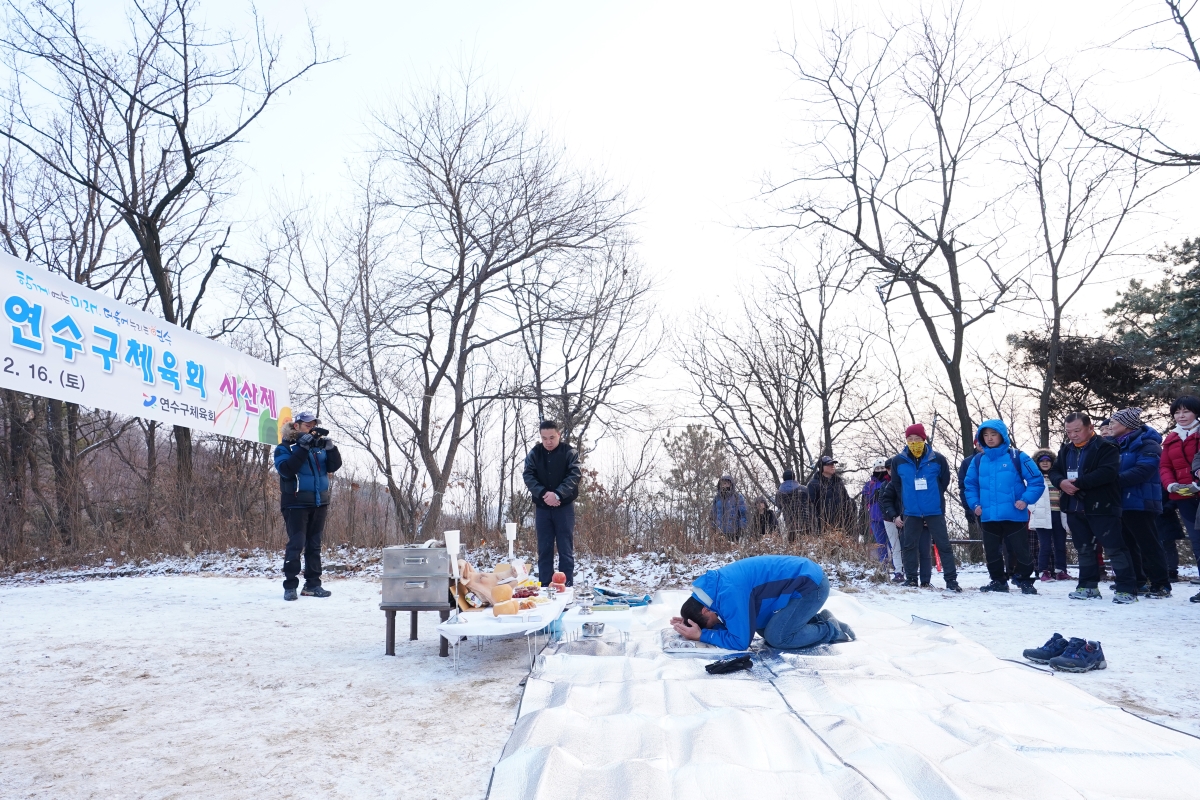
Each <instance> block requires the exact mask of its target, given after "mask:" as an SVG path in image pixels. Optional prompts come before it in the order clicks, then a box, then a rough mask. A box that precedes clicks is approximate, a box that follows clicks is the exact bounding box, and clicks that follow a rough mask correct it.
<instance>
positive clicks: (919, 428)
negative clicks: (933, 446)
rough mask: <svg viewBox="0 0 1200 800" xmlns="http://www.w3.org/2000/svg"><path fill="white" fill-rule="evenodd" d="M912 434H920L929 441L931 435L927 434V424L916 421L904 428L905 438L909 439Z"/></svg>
mask: <svg viewBox="0 0 1200 800" xmlns="http://www.w3.org/2000/svg"><path fill="white" fill-rule="evenodd" d="M910 436H920V437H921V438H922V439H924V440H925V441H929V437H928V436H926V435H925V426H924V425H922V424H921V423H919V422H914V423H913V424H912V425H909V426H908V427H907V428H905V429H904V438H905V439H907V438H908V437H910Z"/></svg>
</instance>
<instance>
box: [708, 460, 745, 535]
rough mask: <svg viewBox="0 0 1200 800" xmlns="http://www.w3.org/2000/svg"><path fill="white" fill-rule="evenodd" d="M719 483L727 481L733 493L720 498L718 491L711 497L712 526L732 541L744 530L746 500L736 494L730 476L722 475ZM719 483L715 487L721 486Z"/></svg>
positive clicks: (734, 485) (734, 484)
mask: <svg viewBox="0 0 1200 800" xmlns="http://www.w3.org/2000/svg"><path fill="white" fill-rule="evenodd" d="M721 481H729V485H730V486H732V487H733V491H731V492H730V493H729V496H728V497H721V492H720V489H718V490H717V494H716V496H715V497H713V502H712V526H713V527H714V528H716V529H717V530H718V531H720V532H721V533H723V534H725V535H726V536H729V537H732V538H734V539H736V538H738V537H739V536H741V535H742V531H744V530H746V526H747V524H748V523H747V522H746V498H744V497H742V495H741V494H739V493H738V490H737V484H736V483H734V482H733V476H732V475H722V476H721ZM721 481H717V486H718V487H719V486H720V485H721Z"/></svg>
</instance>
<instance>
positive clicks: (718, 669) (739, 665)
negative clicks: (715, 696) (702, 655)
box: [704, 656, 752, 675]
mask: <svg viewBox="0 0 1200 800" xmlns="http://www.w3.org/2000/svg"><path fill="white" fill-rule="evenodd" d="M751 666H752V664H751V663H750V656H734V657H733V658H726V659H722V660H721V661H714V662H713V663H711V664H705V665H704V671H705V672H707V673H708V674H709V675H728V674H729V673H730V672H740V671H741V670H744V669H750V667H751Z"/></svg>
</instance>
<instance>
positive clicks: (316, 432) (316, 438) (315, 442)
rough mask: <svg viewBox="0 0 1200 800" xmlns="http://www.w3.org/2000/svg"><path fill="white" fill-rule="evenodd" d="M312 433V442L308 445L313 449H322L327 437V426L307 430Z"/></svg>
mask: <svg viewBox="0 0 1200 800" xmlns="http://www.w3.org/2000/svg"><path fill="white" fill-rule="evenodd" d="M309 433H310V434H312V437H313V438H312V443H311V444H310V445H309V447H311V448H312V449H313V450H324V449H325V440H326V439H328V438H329V429H328V428H313V429H312V430H311V431H309Z"/></svg>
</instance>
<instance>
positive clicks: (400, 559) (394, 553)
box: [383, 547, 450, 577]
mask: <svg viewBox="0 0 1200 800" xmlns="http://www.w3.org/2000/svg"><path fill="white" fill-rule="evenodd" d="M383 574H384V575H385V576H389V577H390V576H395V575H439V576H444V577H449V576H450V557H449V556H448V555H447V554H446V548H444V547H385V548H383Z"/></svg>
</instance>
